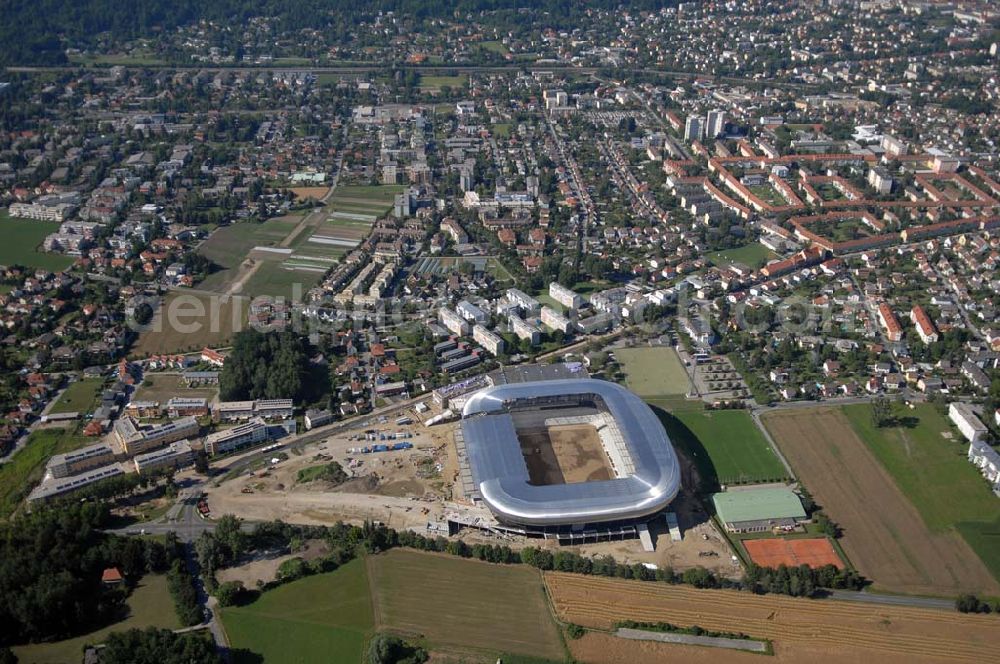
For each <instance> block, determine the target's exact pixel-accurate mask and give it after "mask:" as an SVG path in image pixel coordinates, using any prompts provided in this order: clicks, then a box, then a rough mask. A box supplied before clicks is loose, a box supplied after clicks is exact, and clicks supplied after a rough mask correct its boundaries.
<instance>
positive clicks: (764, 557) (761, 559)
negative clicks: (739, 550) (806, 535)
mask: <svg viewBox="0 0 1000 664" xmlns="http://www.w3.org/2000/svg"><path fill="white" fill-rule="evenodd" d="M743 546H744V547H746V550H747V553H749V554H750V558H751V559H752V560H753V561H754V562H755V563H756V564H758V565H760V566H761V567H777V566H778V565H787V566H788V567H798V566H799V565H802V564H805V565H809V566H810V567H814V568H815V567H822V566H823V565H834V566H835V567H836V568H837V569H843V568H844V563H843V562H842V561H841V560H840V556H838V555H837V552H836V551H834V550H833V545H831V544H830V541H829V540H827V539H824V538H817V539H787V540H786V539H754V540H743Z"/></svg>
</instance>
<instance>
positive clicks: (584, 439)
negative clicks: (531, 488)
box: [517, 425, 612, 485]
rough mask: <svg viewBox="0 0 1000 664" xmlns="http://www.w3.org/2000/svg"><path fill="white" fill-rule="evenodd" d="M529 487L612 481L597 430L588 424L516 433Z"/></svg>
mask: <svg viewBox="0 0 1000 664" xmlns="http://www.w3.org/2000/svg"><path fill="white" fill-rule="evenodd" d="M517 440H518V442H519V443H520V444H521V453H522V454H523V455H524V461H525V463H526V464H527V466H528V476H529V477H530V479H531V483H532V484H536V485H549V484H572V483H574V482H594V481H596V480H609V479H611V478H612V475H611V468H610V467H609V466H608V463H607V461H606V460H605V455H604V450H603V449H602V448H601V439H600V436H599V435H598V433H597V430H596V429H594V427H592V426H590V425H565V426H554V427H549V428H548V429H542V428H535V429H530V430H527V431H524V432H518V435H517Z"/></svg>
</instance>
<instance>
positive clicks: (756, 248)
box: [709, 242, 776, 267]
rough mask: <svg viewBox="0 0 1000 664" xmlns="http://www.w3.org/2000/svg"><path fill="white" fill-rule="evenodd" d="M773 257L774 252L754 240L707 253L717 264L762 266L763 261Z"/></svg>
mask: <svg viewBox="0 0 1000 664" xmlns="http://www.w3.org/2000/svg"><path fill="white" fill-rule="evenodd" d="M775 257H776V256H775V254H774V252H773V251H771V250H770V249H768V248H767V247H765V246H764V245H762V244H761V243H760V242H754V243H752V244H748V245H746V246H743V247H737V248H736V249H725V250H723V251H716V252H714V253H711V254H709V258H711V259H712V262H713V263H715V264H717V265H719V264H721V265H726V264H731V263H743V264H744V265H746V266H748V267H760V266H763V265H764V263H766V262H767V261H769V260H771V259H773V258H775Z"/></svg>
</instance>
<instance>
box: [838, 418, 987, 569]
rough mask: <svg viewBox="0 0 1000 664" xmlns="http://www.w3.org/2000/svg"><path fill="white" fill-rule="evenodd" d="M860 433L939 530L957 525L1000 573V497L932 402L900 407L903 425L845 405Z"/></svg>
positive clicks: (981, 555) (954, 430)
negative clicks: (876, 420) (878, 422)
mask: <svg viewBox="0 0 1000 664" xmlns="http://www.w3.org/2000/svg"><path fill="white" fill-rule="evenodd" d="M843 411H844V413H845V414H846V415H847V419H848V420H850V422H851V426H852V427H853V428H854V430H855V432H856V433H857V434H858V436H859V437H860V438H861V440H863V441H864V442H865V444H866V445H867V446H868V447H869V449H871V451H872V453H873V454H874V455H875V457H876V458H877V459H878V460H879V462H880V463H881V464H882V465H883V466H884V467H885V469H886V470H887V471H888V472H889V474H890V475H891V476H892V478H893V480H895V482H896V484H897V485H898V486H899V488H900V490H901V491H902V492H903V494H904V495H906V497H907V498H908V499H909V500H910V502H912V503H913V506H914V507H916V508H917V511H918V512H920V516H921V517H922V518H923V520H924V523H925V524H927V527H928V528H929V529H930V530H932V531H936V532H943V531H946V530H949V529H952V528H954V529H957V530H958V532H959V533H960V534H961V535H962V536H963V538H965V540H966V541H967V542H968V543H969V546H971V547H972V548H973V550H975V552H976V554H977V555H978V556H979V557H980V558H981V559H982V560H983V562H984V563H986V566H987V567H989V569H990V571H991V572H992V574H993V576H994V577H996V578H997V579H1000V499H997V497H996V496H994V495H993V493H992V492H991V491H990V489H989V486H988V485H987V484H986V481H985V480H984V479H983V478H982V476H980V474H979V470H978V469H977V468H976V467H975V466H973V465H972V464H971V463H969V460H968V458H967V450H968V444H967V443H966V440H965V438H963V437H962V436H961V434H959V433H958V431H957V430H956V429H954V427H952V426H951V423H950V422H949V421H948V419H947V418H946V417H945V416H944V415H943V414H942V413H941V412H940V411H938V410H937V408H936V407H935V406H934V405H932V404H915V407H914V408H913V409H909V408H906V407H904V406H901V405H897V406H896V407H895V415H896V417H897V419H898V421H899V425H898V426H895V427H885V428H881V429H879V428H877V427H875V426H874V424H873V423H872V419H871V406H869V405H867V404H858V405H853V406H844V408H843Z"/></svg>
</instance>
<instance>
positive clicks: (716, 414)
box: [674, 410, 788, 484]
mask: <svg viewBox="0 0 1000 664" xmlns="http://www.w3.org/2000/svg"><path fill="white" fill-rule="evenodd" d="M674 416H675V417H676V418H677V419H678V420H680V422H681V423H682V424H683V425H684V426H685V427H686V428H687V430H688V431H690V432H691V434H693V435H694V436H695V437H696V438H697V439H698V441H699V442H700V443H701V445H702V447H704V449H705V452H707V453H708V457H709V459H710V461H711V464H712V467H713V470H714V475H715V477H716V479H717V480H718V481H719V484H746V483H753V482H774V481H780V480H784V479H787V478H788V472H787V471H786V470H785V466H784V464H782V463H781V460H780V459H779V458H778V455H777V454H775V453H774V450H773V449H771V445H770V444H769V443H768V442H767V439H766V438H764V434H762V433H761V432H760V430H759V429H758V428H757V426H756V425H755V424H754V422H753V419H752V418H751V417H750V415H749V414H748V413H747V412H746V411H743V410H715V411H710V410H678V411H675V412H674Z"/></svg>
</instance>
